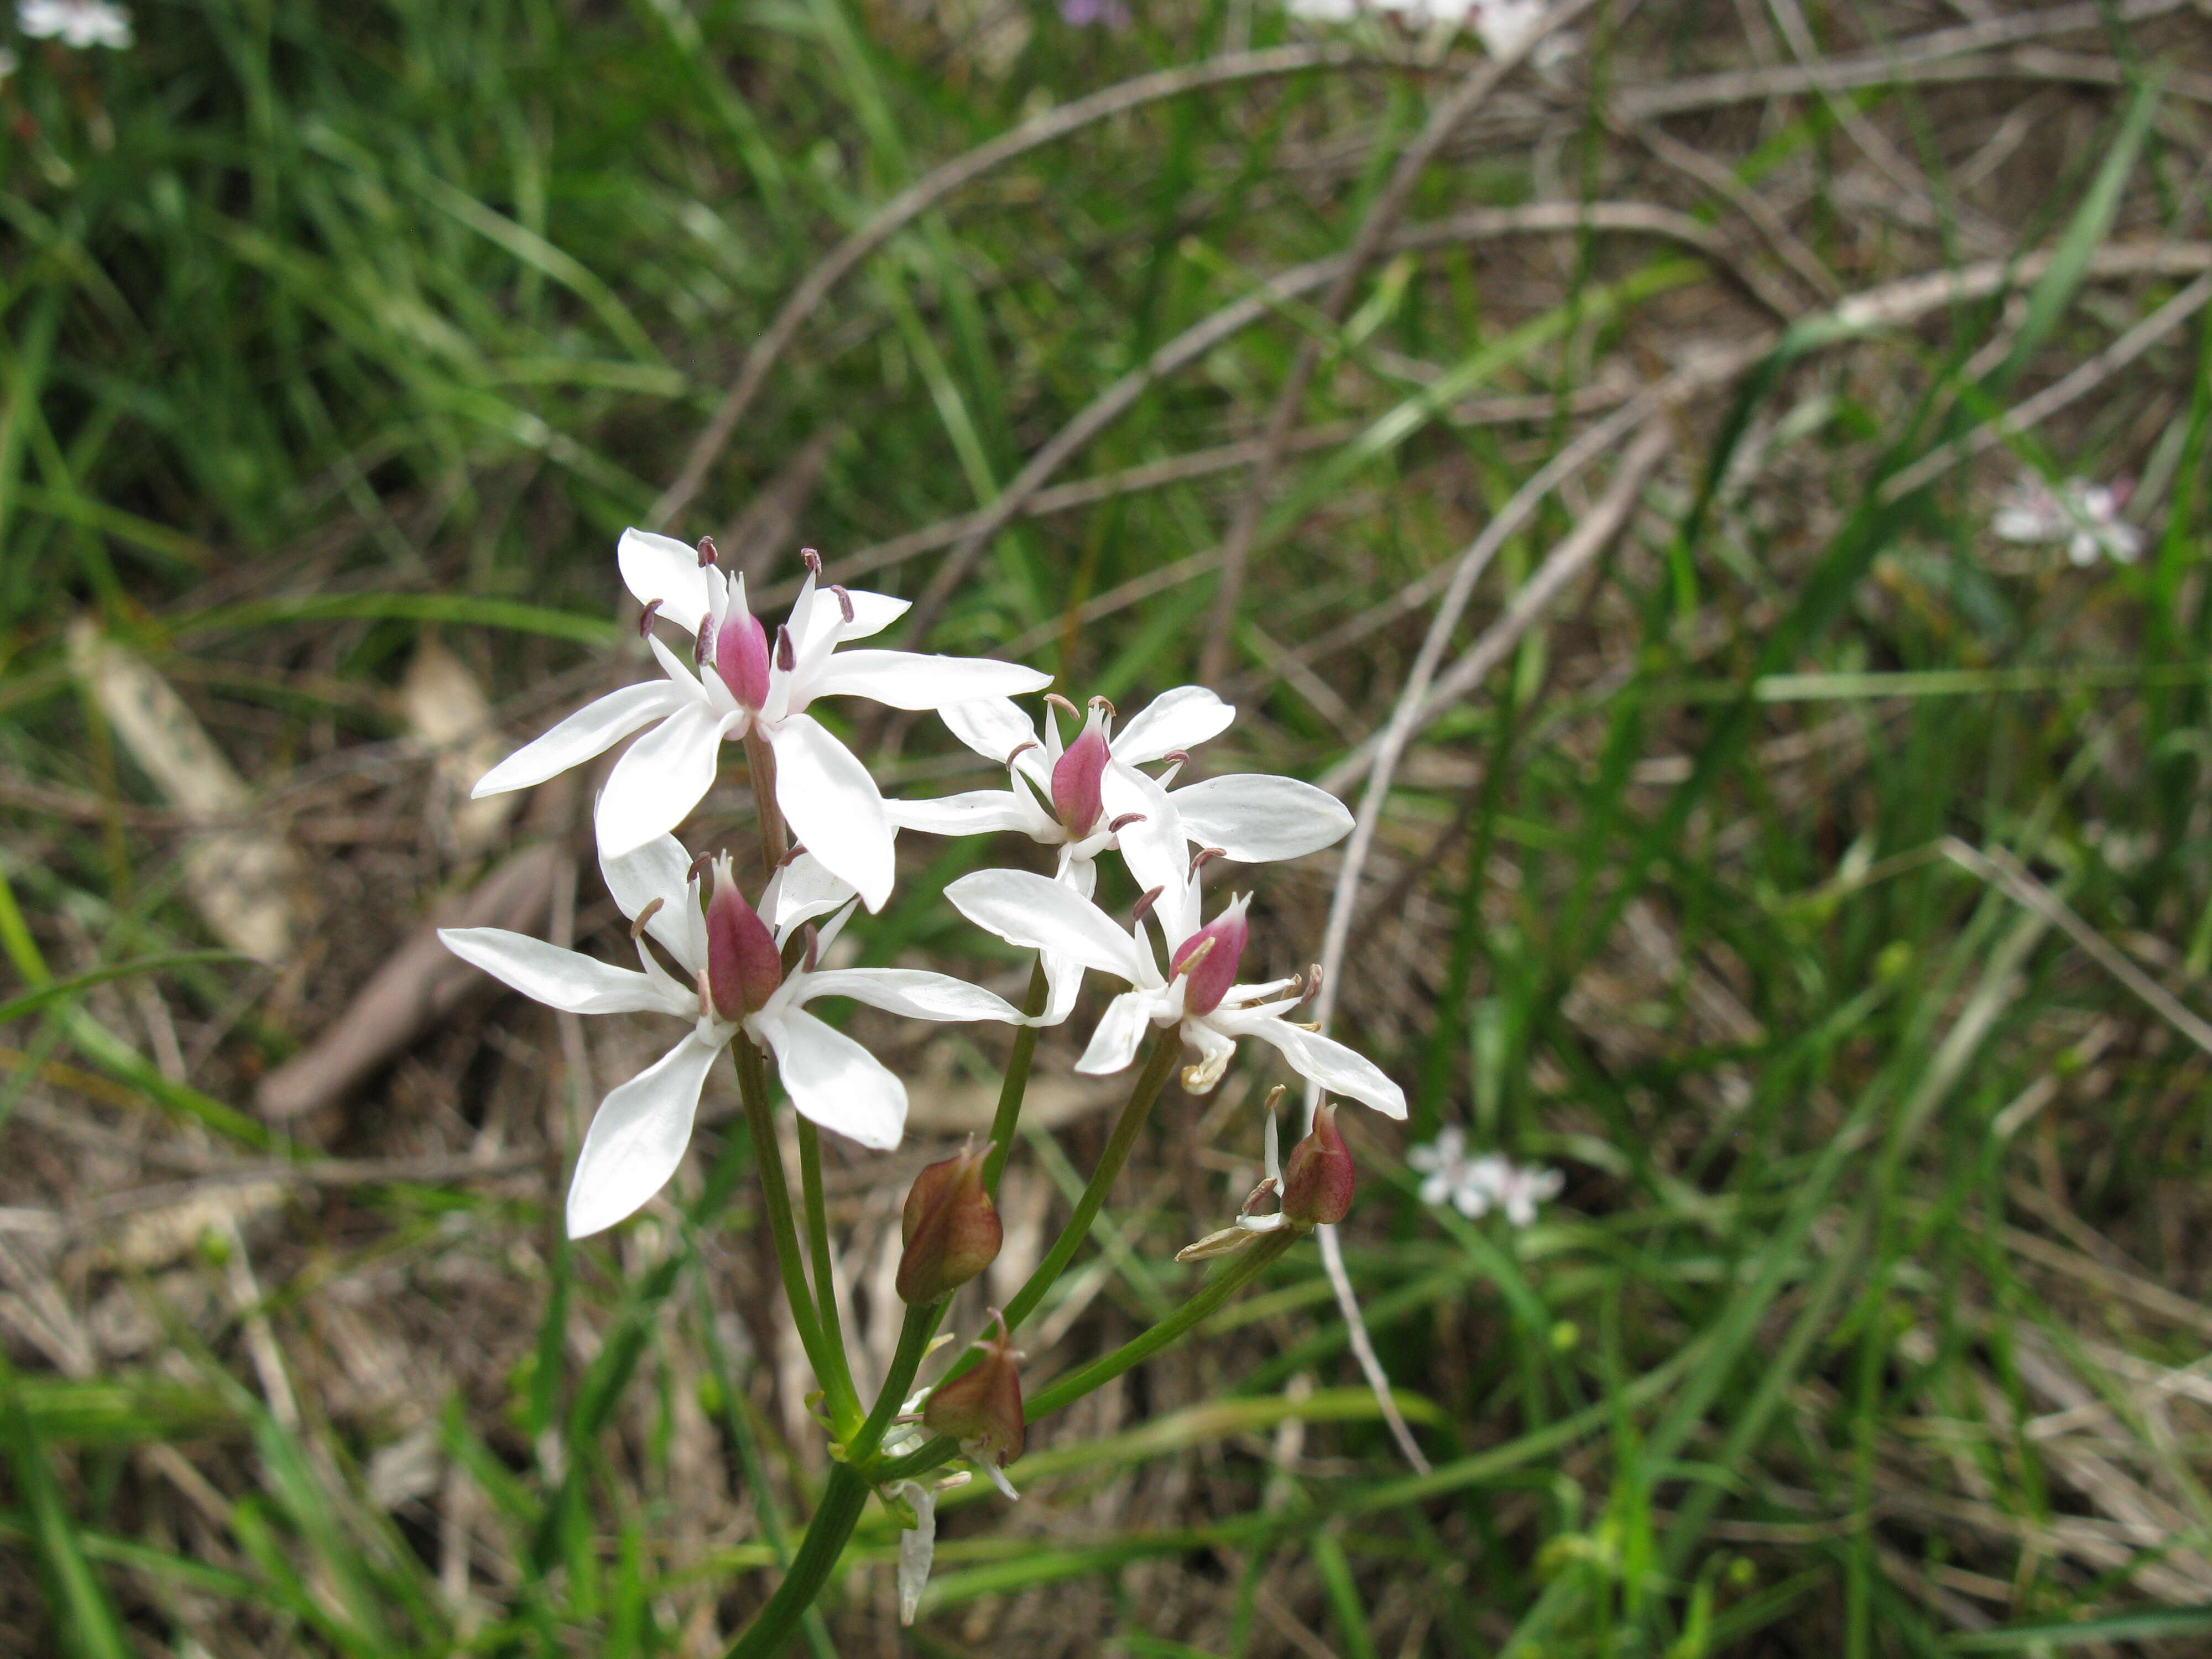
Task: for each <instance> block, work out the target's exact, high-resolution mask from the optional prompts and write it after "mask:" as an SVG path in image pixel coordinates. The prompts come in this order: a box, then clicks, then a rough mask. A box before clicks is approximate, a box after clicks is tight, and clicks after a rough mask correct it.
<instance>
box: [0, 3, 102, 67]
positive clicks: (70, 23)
mask: <svg viewBox="0 0 2212 1659" xmlns="http://www.w3.org/2000/svg"><path fill="white" fill-rule="evenodd" d="M15 21H16V23H17V25H18V26H19V27H21V29H22V31H23V33H26V34H27V35H29V36H30V37H31V39H33V40H58V41H60V42H61V43H62V44H63V45H64V46H74V47H76V48H77V49H79V50H80V51H82V49H83V48H84V47H86V46H107V47H111V48H112V49H113V50H115V51H117V52H121V51H124V50H125V49H126V48H128V47H129V46H130V45H131V39H132V36H131V13H130V10H129V9H128V8H126V7H123V6H118V5H115V4H113V3H112V0H16V4H15ZM11 55H12V54H11ZM10 67H11V68H12V67H13V65H12V64H11V65H10Z"/></svg>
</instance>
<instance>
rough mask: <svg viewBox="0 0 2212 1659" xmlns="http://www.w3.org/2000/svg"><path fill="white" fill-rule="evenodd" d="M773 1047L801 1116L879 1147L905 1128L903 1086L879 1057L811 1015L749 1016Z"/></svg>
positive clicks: (891, 1141) (887, 1147)
mask: <svg viewBox="0 0 2212 1659" xmlns="http://www.w3.org/2000/svg"><path fill="white" fill-rule="evenodd" d="M753 1026H754V1029H756V1030H758V1031H759V1033H760V1035H761V1036H763V1038H765V1039H766V1040H767V1042H768V1045H769V1048H773V1049H775V1064H776V1072H777V1073H778V1075H780V1076H781V1078H782V1079H783V1087H784V1092H785V1093H787V1094H788V1095H789V1096H790V1097H791V1103H792V1104H793V1106H796V1107H797V1108H798V1109H799V1113H800V1115H803V1116H805V1117H808V1118H811V1119H812V1120H813V1121H815V1122H817V1123H818V1124H820V1125H821V1126H822V1127H823V1128H825V1129H831V1130H835V1131H836V1133H839V1134H841V1135H843V1136H844V1137H845V1138H846V1139H848V1140H857V1141H859V1142H860V1145H861V1146H866V1147H868V1148H869V1149H870V1150H872V1151H874V1152H889V1151H890V1149H891V1148H892V1147H894V1146H897V1145H898V1144H899V1137H900V1136H901V1135H902V1134H903V1133H905V1132H906V1090H905V1088H904V1086H903V1085H901V1084H900V1082H899V1080H898V1079H896V1078H895V1077H893V1076H892V1075H891V1074H890V1072H889V1071H887V1070H885V1069H884V1065H883V1062H882V1061H880V1060H878V1059H877V1058H876V1057H875V1056H874V1055H873V1054H870V1053H869V1052H868V1051H867V1050H866V1048H862V1047H861V1046H860V1044H859V1043H857V1042H854V1041H853V1039H852V1038H850V1037H848V1036H846V1035H845V1034H844V1033H843V1032H842V1031H838V1030H831V1029H830V1028H829V1026H827V1025H824V1024H823V1023H822V1022H821V1021H820V1020H818V1019H817V1018H814V1016H813V1015H811V1014H810V1013H806V1012H804V1011H802V1010H800V1009H797V1008H791V1009H786V1010H784V1011H782V1012H779V1013H778V1014H777V1015H776V1017H775V1018H773V1019H769V1018H765V1017H762V1018H756V1019H755V1020H754V1021H753Z"/></svg>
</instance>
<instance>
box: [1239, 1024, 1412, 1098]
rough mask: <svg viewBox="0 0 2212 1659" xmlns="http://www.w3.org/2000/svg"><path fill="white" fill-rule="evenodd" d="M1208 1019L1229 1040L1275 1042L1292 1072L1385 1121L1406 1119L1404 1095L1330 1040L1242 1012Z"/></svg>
mask: <svg viewBox="0 0 2212 1659" xmlns="http://www.w3.org/2000/svg"><path fill="white" fill-rule="evenodd" d="M1206 1021H1207V1023H1208V1024H1212V1025H1213V1026H1216V1027H1218V1029H1219V1030H1224V1031H1226V1032H1228V1033H1229V1034H1230V1035H1231V1036H1255V1037H1258V1038H1259V1039H1260V1040H1261V1042H1271V1043H1273V1044H1274V1046H1275V1047H1276V1048H1279V1049H1280V1050H1281V1051H1282V1054H1283V1058H1284V1059H1285V1060H1289V1061H1290V1062H1291V1069H1292V1070H1294V1071H1296V1072H1297V1073H1298V1074H1299V1075H1300V1076H1301V1077H1304V1078H1308V1079H1311V1080H1312V1081H1313V1082H1316V1083H1318V1084H1320V1085H1321V1086H1322V1088H1324V1089H1326V1090H1328V1092H1329V1093H1331V1094H1333V1095H1344V1096H1346V1097H1349V1098H1350V1099H1352V1100H1356V1101H1358V1102H1360V1103H1362V1104H1364V1105H1368V1106H1372V1107H1373V1108H1374V1109H1376V1111H1378V1112H1380V1113H1382V1114H1383V1115H1384V1116H1385V1117H1403V1116H1405V1115H1406V1091H1404V1090H1402V1089H1401V1088H1400V1087H1399V1086H1398V1085H1396V1084H1395V1083H1393V1082H1391V1081H1390V1079H1389V1078H1387V1077H1385V1076H1384V1075H1383V1068H1382V1067H1381V1066H1377V1065H1376V1063H1375V1062H1374V1061H1373V1060H1369V1059H1368V1058H1367V1057H1366V1056H1365V1055H1364V1054H1355V1053H1354V1052H1353V1051H1352V1050H1351V1049H1350V1048H1346V1047H1345V1046H1344V1045H1343V1044H1342V1043H1341V1042H1337V1041H1336V1039H1335V1038H1334V1037H1325V1036H1321V1035H1320V1034H1319V1033H1318V1032H1315V1031H1309V1030H1305V1029H1304V1027H1302V1026H1297V1025H1293V1024H1291V1023H1290V1022H1289V1021H1287V1020H1285V1019H1281V1018H1277V1017H1276V1016H1274V1015H1273V1014H1265V1013H1260V1012H1255V1011H1253V1010H1251V1009H1246V1008H1239V1009H1228V1008H1217V1009H1215V1010H1214V1011H1213V1012H1212V1013H1211V1014H1209V1015H1207V1016H1206Z"/></svg>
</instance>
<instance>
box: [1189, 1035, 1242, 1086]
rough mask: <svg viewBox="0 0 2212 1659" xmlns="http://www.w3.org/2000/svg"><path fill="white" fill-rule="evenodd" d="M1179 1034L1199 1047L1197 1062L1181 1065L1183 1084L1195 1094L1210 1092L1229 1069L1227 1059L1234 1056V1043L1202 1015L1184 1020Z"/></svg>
mask: <svg viewBox="0 0 2212 1659" xmlns="http://www.w3.org/2000/svg"><path fill="white" fill-rule="evenodd" d="M1182 1035H1183V1038H1184V1040H1185V1041H1186V1042H1188V1043H1189V1044H1190V1046H1191V1047H1192V1048H1195V1049H1197V1050H1198V1063H1197V1064H1196V1065H1195V1066H1184V1067H1183V1068H1182V1086H1183V1087H1184V1088H1186V1089H1188V1090H1189V1091H1191V1093H1193V1094H1194V1095H1210V1094H1212V1092H1213V1085H1215V1084H1217V1083H1218V1082H1220V1081H1221V1074H1222V1073H1224V1072H1225V1071H1227V1070H1228V1069H1229V1062H1230V1061H1231V1060H1234V1059H1236V1058H1237V1044H1236V1042H1235V1041H1234V1040H1233V1039H1231V1037H1229V1036H1225V1035H1224V1034H1223V1033H1222V1032H1220V1031H1218V1030H1215V1029H1214V1028H1213V1027H1212V1026H1211V1025H1209V1024H1206V1022H1205V1021H1204V1020H1202V1019H1187V1020H1185V1021H1183V1023H1182Z"/></svg>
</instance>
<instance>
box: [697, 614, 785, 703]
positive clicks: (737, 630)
mask: <svg viewBox="0 0 2212 1659" xmlns="http://www.w3.org/2000/svg"><path fill="white" fill-rule="evenodd" d="M699 627H700V629H701V630H702V636H703V634H704V630H706V629H712V628H714V623H713V622H712V620H705V621H702V622H701V623H700V624H699ZM714 669H715V671H716V672H718V673H719V674H720V675H721V677H722V684H725V685H726V686H728V687H729V688H730V695H731V696H733V697H735V698H736V699H737V700H738V702H740V703H742V704H743V705H744V707H745V708H759V707H760V706H761V705H762V704H763V703H764V702H767V701H768V633H767V631H766V630H765V629H763V628H762V627H761V623H760V618H759V617H756V616H755V615H753V613H752V612H751V611H747V610H745V609H744V608H743V606H742V605H737V606H733V607H732V610H731V614H730V615H729V616H727V617H724V618H723V620H722V625H721V627H720V629H716V630H715V633H714Z"/></svg>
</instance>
